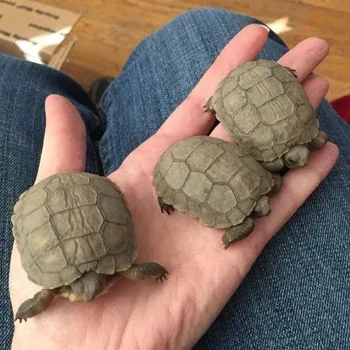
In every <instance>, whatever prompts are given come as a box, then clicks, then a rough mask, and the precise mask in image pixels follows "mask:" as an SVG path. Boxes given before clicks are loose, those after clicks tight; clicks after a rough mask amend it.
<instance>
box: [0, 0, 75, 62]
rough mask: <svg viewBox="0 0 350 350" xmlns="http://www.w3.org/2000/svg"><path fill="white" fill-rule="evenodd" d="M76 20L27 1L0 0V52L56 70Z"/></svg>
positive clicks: (71, 43) (71, 42)
mask: <svg viewBox="0 0 350 350" xmlns="http://www.w3.org/2000/svg"><path fill="white" fill-rule="evenodd" d="M79 17H80V14H78V13H75V12H71V11H68V10H64V9H59V8H56V7H53V6H48V5H43V4H40V3H38V2H35V1H31V0H0V50H1V52H5V53H8V54H11V55H15V56H19V57H22V58H25V59H27V60H30V61H35V62H38V63H44V64H49V65H50V66H53V67H55V68H57V67H58V69H59V68H60V67H61V66H62V64H63V63H64V61H65V60H66V58H67V56H68V54H69V52H70V50H71V49H72V47H73V46H74V43H75V41H76V39H75V38H73V39H70V40H65V39H66V37H67V35H68V34H69V33H70V31H71V30H72V28H73V27H74V25H75V24H76V22H77V21H78V19H79Z"/></svg>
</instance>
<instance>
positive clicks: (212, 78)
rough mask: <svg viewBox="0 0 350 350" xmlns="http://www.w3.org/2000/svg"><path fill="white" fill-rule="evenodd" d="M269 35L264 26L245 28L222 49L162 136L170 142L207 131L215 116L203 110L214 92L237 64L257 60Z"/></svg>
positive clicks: (166, 123)
mask: <svg viewBox="0 0 350 350" xmlns="http://www.w3.org/2000/svg"><path fill="white" fill-rule="evenodd" d="M267 37H268V32H267V30H266V29H265V28H264V27H262V26H260V25H256V24H253V25H249V26H247V27H245V28H244V29H242V30H241V31H240V32H239V33H238V34H237V35H236V36H235V37H234V38H233V39H232V40H231V41H230V42H229V43H228V44H227V45H226V47H225V48H224V49H223V50H222V52H221V53H220V54H219V56H218V57H217V59H216V60H215V62H214V63H213V65H212V66H211V67H210V68H209V69H208V70H207V72H206V73H205V74H204V76H203V77H202V78H201V80H200V81H199V83H198V84H197V86H196V87H195V88H194V89H193V90H192V92H191V93H190V94H189V96H188V97H187V99H186V100H185V101H184V102H183V103H182V104H181V105H180V106H179V107H178V108H177V109H176V110H175V111H174V112H173V113H172V114H171V116H170V117H169V118H168V119H167V121H166V122H165V123H164V124H163V126H162V127H161V128H160V129H159V131H158V133H157V134H158V135H159V134H161V135H166V138H167V140H168V145H169V144H171V143H173V142H174V141H176V140H178V139H181V138H184V137H187V136H191V135H196V134H206V133H207V132H208V131H209V130H210V128H211V126H212V124H213V122H214V118H212V117H211V116H210V115H205V114H204V113H203V106H204V105H205V103H206V102H207V100H208V99H209V97H210V96H211V95H212V94H213V93H214V91H215V89H216V86H217V85H218V84H219V82H220V81H221V80H222V79H223V78H224V77H225V76H226V75H227V74H228V73H229V72H230V71H231V70H232V69H233V68H234V67H236V66H237V65H239V64H241V63H243V62H246V61H249V60H252V59H255V57H256V55H257V54H258V53H259V51H260V50H261V49H262V48H263V46H264V44H265V43H266V40H267Z"/></svg>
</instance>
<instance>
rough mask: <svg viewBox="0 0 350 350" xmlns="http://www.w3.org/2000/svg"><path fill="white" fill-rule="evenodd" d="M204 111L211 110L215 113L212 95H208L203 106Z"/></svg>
mask: <svg viewBox="0 0 350 350" xmlns="http://www.w3.org/2000/svg"><path fill="white" fill-rule="evenodd" d="M203 108H204V112H205V113H206V112H211V113H214V114H215V109H214V107H213V96H211V97H209V99H208V101H207V103H206V104H205V105H204V106H203Z"/></svg>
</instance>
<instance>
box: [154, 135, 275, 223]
mask: <svg viewBox="0 0 350 350" xmlns="http://www.w3.org/2000/svg"><path fill="white" fill-rule="evenodd" d="M184 149H185V150H186V157H184V155H183V154H181V152H179V150H184ZM190 150H191V151H190ZM163 163H165V164H167V166H163ZM175 167H177V168H178V169H179V171H178V172H177V173H176V176H177V177H175V176H173V174H174V168H175ZM181 169H188V171H186V172H183V171H180V170H181ZM169 172H170V173H171V174H172V175H171V176H169ZM179 184H181V186H179ZM153 185H154V186H155V187H156V190H157V195H158V197H160V198H162V200H163V202H165V203H167V204H170V205H173V206H174V207H175V208H176V209H177V210H179V211H182V212H186V213H188V214H189V215H191V216H193V217H194V218H196V219H199V220H200V221H201V222H202V223H203V224H205V225H208V226H212V227H219V228H227V227H230V226H233V225H237V224H240V223H241V222H242V221H243V220H244V218H245V217H246V216H249V215H250V213H251V212H252V210H253V208H254V206H255V204H256V201H257V200H258V199H259V198H260V197H261V196H262V195H264V194H267V193H269V192H270V191H271V189H272V187H273V185H274V181H273V178H272V175H271V174H270V173H269V172H268V171H266V170H265V169H264V168H262V167H261V166H260V165H259V164H258V163H257V162H256V161H255V160H254V159H253V158H252V157H251V156H250V155H249V154H247V153H246V152H245V151H243V150H242V149H240V148H239V147H237V146H234V145H232V144H230V143H228V142H226V141H224V140H220V139H217V138H214V137H208V136H193V137H189V138H187V139H184V140H181V141H179V142H177V143H175V144H174V145H172V146H171V147H169V148H168V149H167V150H166V151H165V152H164V153H163V155H162V156H161V157H160V160H159V162H158V163H157V165H156V167H155V169H154V172H153Z"/></svg>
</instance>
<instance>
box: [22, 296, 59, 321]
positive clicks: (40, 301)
mask: <svg viewBox="0 0 350 350" xmlns="http://www.w3.org/2000/svg"><path fill="white" fill-rule="evenodd" d="M56 295H57V289H42V290H41V291H40V292H38V293H36V294H35V295H34V296H33V298H30V299H28V300H26V301H24V302H23V303H22V304H21V305H20V307H19V308H18V311H17V313H16V316H15V321H16V320H19V322H20V323H21V322H22V320H24V321H27V318H30V317H33V316H35V315H37V314H39V313H40V312H42V311H44V310H45V309H46V308H47V307H48V306H49V304H50V303H51V301H52V299H53V298H54V297H55V296H56Z"/></svg>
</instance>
